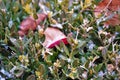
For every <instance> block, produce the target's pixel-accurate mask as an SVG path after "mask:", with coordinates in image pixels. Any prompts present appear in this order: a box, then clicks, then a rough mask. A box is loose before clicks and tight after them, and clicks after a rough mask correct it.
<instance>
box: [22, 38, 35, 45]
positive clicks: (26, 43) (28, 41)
mask: <svg viewBox="0 0 120 80" xmlns="http://www.w3.org/2000/svg"><path fill="white" fill-rule="evenodd" d="M32 39H33V38H30V39H28V40H27V42H25V43H24V45H23V46H24V47H27V45H28V44H29V43H30V42H31V41H32Z"/></svg>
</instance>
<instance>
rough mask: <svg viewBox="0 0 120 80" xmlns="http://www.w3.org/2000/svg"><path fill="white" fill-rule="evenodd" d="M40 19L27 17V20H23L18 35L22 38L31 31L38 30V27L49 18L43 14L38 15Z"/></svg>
mask: <svg viewBox="0 0 120 80" xmlns="http://www.w3.org/2000/svg"><path fill="white" fill-rule="evenodd" d="M37 15H38V19H36V20H35V19H34V18H33V17H32V16H30V17H27V18H26V19H25V20H23V21H22V22H21V24H20V30H19V31H18V34H19V35H20V36H24V35H26V34H27V33H28V31H29V30H33V31H34V30H35V29H36V28H37V25H39V24H40V22H42V21H44V20H45V18H46V17H47V15H46V14H44V13H41V14H37Z"/></svg>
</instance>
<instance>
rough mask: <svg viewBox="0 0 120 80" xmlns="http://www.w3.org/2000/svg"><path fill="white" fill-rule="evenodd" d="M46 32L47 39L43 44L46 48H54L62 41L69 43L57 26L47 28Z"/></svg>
mask: <svg viewBox="0 0 120 80" xmlns="http://www.w3.org/2000/svg"><path fill="white" fill-rule="evenodd" d="M44 34H45V41H44V42H43V46H44V47H46V48H53V47H55V45H59V44H60V42H61V41H63V43H64V44H68V41H67V37H66V36H65V35H64V34H63V33H62V32H61V31H60V30H59V29H57V28H47V29H46V30H45V32H44Z"/></svg>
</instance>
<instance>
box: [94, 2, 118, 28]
mask: <svg viewBox="0 0 120 80" xmlns="http://www.w3.org/2000/svg"><path fill="white" fill-rule="evenodd" d="M119 9H120V0H102V1H101V2H100V3H99V4H98V5H97V6H96V8H95V16H96V17H98V16H99V15H100V14H101V13H104V14H105V15H106V16H107V17H108V16H110V15H111V14H113V12H114V11H118V10H119ZM119 24H120V19H119V16H118V15H117V14H115V15H114V16H113V17H112V18H110V19H108V20H107V21H106V22H105V26H109V25H112V26H115V25H119Z"/></svg>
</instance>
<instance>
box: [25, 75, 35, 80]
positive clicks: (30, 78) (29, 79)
mask: <svg viewBox="0 0 120 80" xmlns="http://www.w3.org/2000/svg"><path fill="white" fill-rule="evenodd" d="M26 80H36V79H35V75H30V76H28V77H27V79H26Z"/></svg>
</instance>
